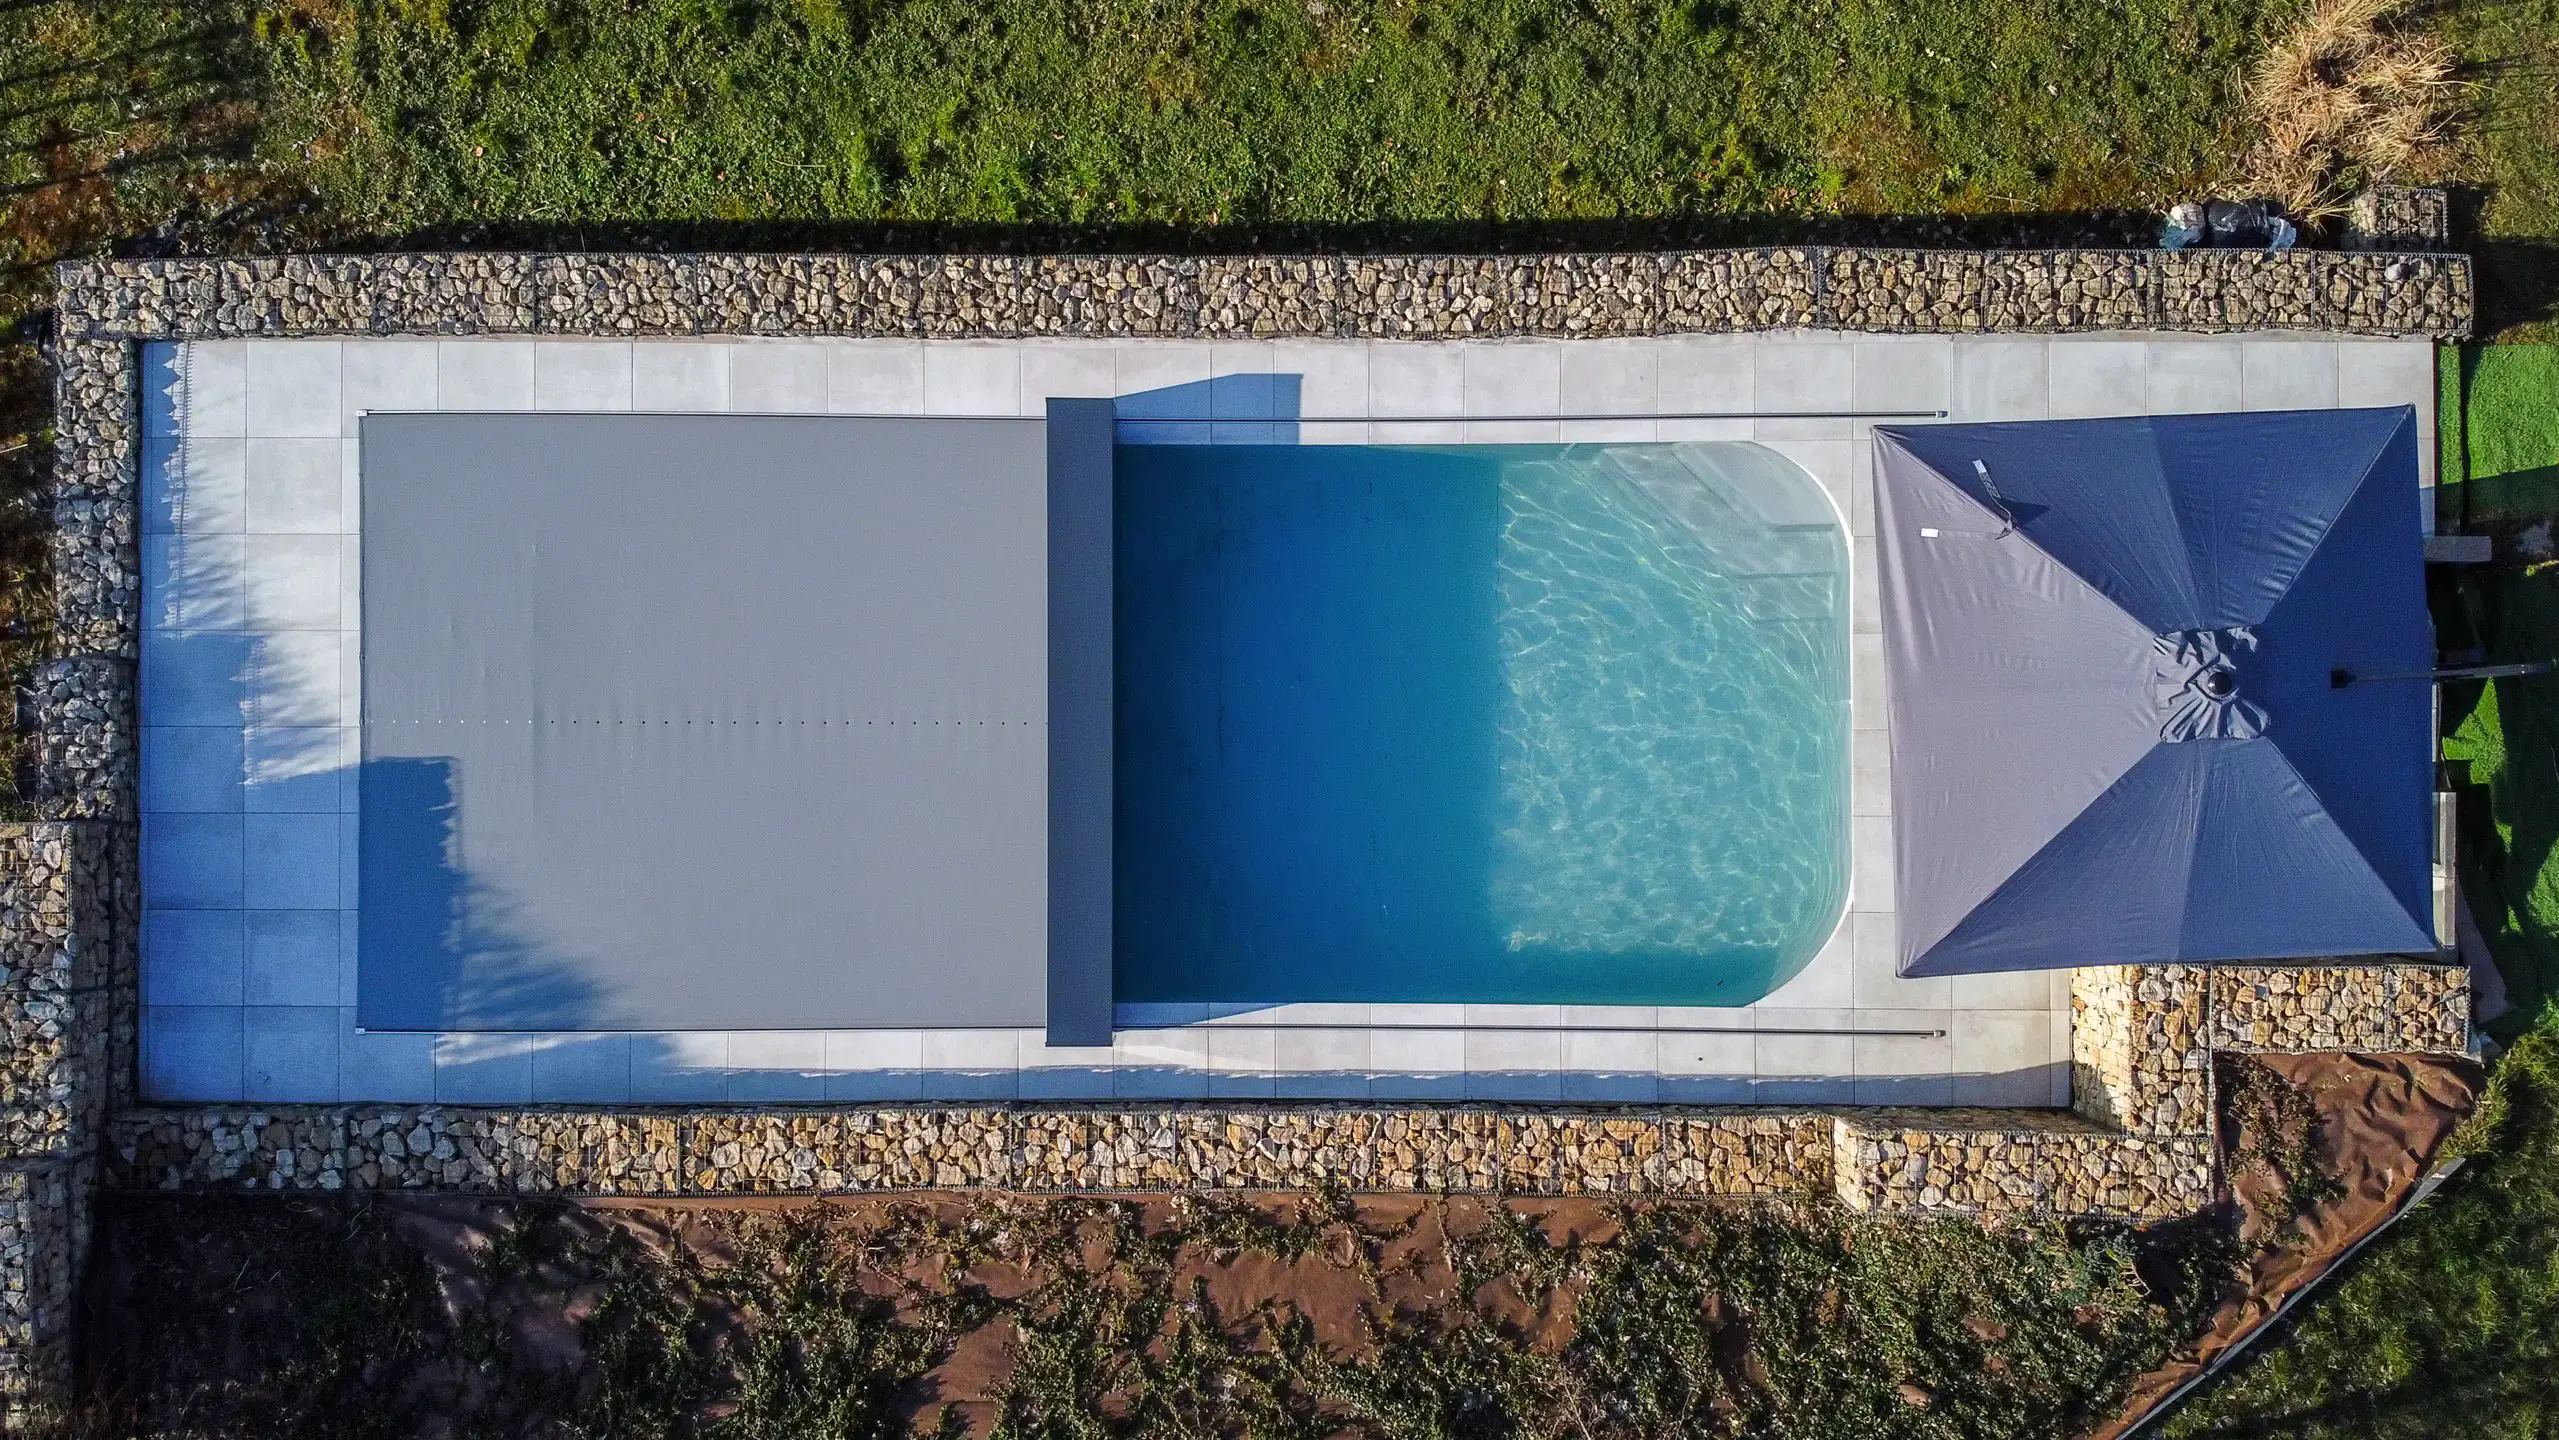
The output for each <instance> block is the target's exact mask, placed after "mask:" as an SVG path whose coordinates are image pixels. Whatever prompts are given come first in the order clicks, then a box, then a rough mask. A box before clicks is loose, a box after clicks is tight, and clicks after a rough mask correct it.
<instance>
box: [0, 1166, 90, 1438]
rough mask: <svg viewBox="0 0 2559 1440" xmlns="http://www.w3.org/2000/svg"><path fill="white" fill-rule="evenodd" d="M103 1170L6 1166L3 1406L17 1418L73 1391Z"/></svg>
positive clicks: (0, 1244)
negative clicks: (75, 1346) (83, 1281)
mask: <svg viewBox="0 0 2559 1440" xmlns="http://www.w3.org/2000/svg"><path fill="white" fill-rule="evenodd" d="M96 1165H97V1162H96V1161H95V1160H94V1159H81V1160H37V1161H26V1160H10V1161H0V1407H5V1410H6V1413H7V1414H8V1415H9V1417H10V1418H13V1419H14V1418H17V1417H19V1416H21V1415H23V1414H25V1413H26V1412H27V1411H28V1410H30V1409H34V1408H41V1407H44V1406H48V1405H51V1404H55V1403H58V1402H59V1400H60V1399H61V1397H62V1396H63V1395H64V1394H66V1393H67V1386H68V1382H69V1380H70V1369H71V1365H70V1341H71V1328H72V1322H73V1320H74V1310H75V1307H76V1306H77V1303H78V1295H79V1276H80V1268H81V1265H82V1263H83V1260H84V1259H85V1257H86V1256H87V1254H88V1250H89V1237H90V1229H91V1226H92V1224H93V1223H94V1209H93V1207H94V1203H95V1201H94V1197H95V1195H96V1192H97V1174H96Z"/></svg>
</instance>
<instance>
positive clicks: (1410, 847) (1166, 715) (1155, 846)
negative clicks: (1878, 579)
mask: <svg viewBox="0 0 2559 1440" xmlns="http://www.w3.org/2000/svg"><path fill="white" fill-rule="evenodd" d="M1117 470H1118V482H1117V484H1118V494H1117V502H1118V503H1117V511H1118V533H1117V542H1118V557H1117V567H1116V568H1117V577H1118V578H1117V581H1116V586H1117V594H1116V601H1117V615H1118V619H1117V622H1116V627H1117V628H1116V637H1115V638H1116V643H1117V648H1118V659H1117V665H1118V716H1117V731H1118V741H1117V746H1118V753H1117V760H1118V788H1119V798H1118V813H1117V838H1116V844H1117V859H1116V867H1117V871H1116V876H1115V888H1116V893H1117V901H1116V923H1117V928H1118V958H1117V973H1116V976H1115V983H1116V987H1117V996H1118V998H1119V999H1120V1000H1121V1001H1124V1002H1130V1001H1134V1002H1145V1001H1159V1002H1162V1001H1209V1002H1218V1003H1226V1004H1237V1005H1259V1004H1275V1003H1285V1002H1301V1001H1369V1002H1381V1001H1411V1002H1444V1003H1445V1002H1516V1003H1563V1004H1585V1005H1597V1004H1637V1005H1743V1004H1748V1003H1749V1002H1751V1001H1753V1000H1756V999H1759V998H1760V997H1761V996H1763V995H1765V994H1767V993H1768V992H1769V991H1771V990H1773V989H1775V988H1776V987H1777V986H1778V985H1780V984H1782V983H1784V982H1785V980H1786V979H1787V978H1788V977H1790V976H1791V975H1793V974H1794V973H1795V972H1796V971H1797V970H1799V969H1801V968H1802V966H1803V965H1804V964H1805V962H1806V961H1808V960H1809V959H1811V957H1812V955H1813V953H1814V952H1815V951H1817V950H1818V949H1819V948H1820V947H1821V946H1822V944H1823V943H1824V942H1825V941H1826V940H1827V939H1828V937H1829V935H1830V933H1831V931H1832V929H1833V927H1834V925H1835V924H1836V922H1837V920H1838V917H1839V914H1840V911H1841V909H1842V907H1843V906H1844V905H1845V903H1846V899H1847V889H1848V809H1849V806H1848V792H1849V784H1848V768H1849V759H1848V742H1849V710H1848V669H1849V660H1848V651H1849V641H1848V630H1849V625H1848V579H1847V577H1848V544H1847V537H1846V535H1845V534H1844V532H1843V529H1842V527H1841V525H1840V523H1839V520H1838V516H1837V512H1836V510H1835V509H1834V508H1833V507H1832V506H1831V504H1830V502H1829V500H1828V499H1827V497H1826V496H1825V495H1824V494H1823V492H1822V491H1821V489H1820V487H1819V485H1818V484H1817V483H1816V482H1815V481H1814V480H1813V479H1812V477H1810V476H1809V475H1806V474H1805V473H1804V472H1803V471H1801V470H1800V469H1798V468H1796V467H1795V466H1794V465H1793V464H1792V463H1791V462H1789V461H1787V460H1785V459H1784V458H1783V457H1781V456H1779V455H1777V454H1776V453H1775V452H1773V451H1769V450H1766V449H1764V448H1761V447H1759V446H1755V445H1749V444H1739V443H1732V444H1625V445H1574V446H1553V445H1542V446H1541V445H1484V446H1454V447H1437V448H1402V447H1382V446H1366V447H1363V446H1326V445H1317V446H1246V445H1123V446H1122V447H1120V449H1119V451H1118V454H1117Z"/></svg>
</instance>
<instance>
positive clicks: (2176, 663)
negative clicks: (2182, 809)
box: [2150, 625, 2268, 741]
mask: <svg viewBox="0 0 2559 1440" xmlns="http://www.w3.org/2000/svg"><path fill="white" fill-rule="evenodd" d="M2150 643H2151V698H2152V699H2153V700H2154V701H2156V702H2157V703H2158V706H2159V738H2160V739H2162V740H2170V741H2177V740H2253V739H2255V738H2257V737H2258V736H2260V735H2263V734H2265V733H2266V725H2267V720H2268V717H2267V715H2266V707H2265V706H2263V705H2260V704H2258V703H2257V702H2256V701H2255V700H2252V699H2250V698H2249V697H2248V695H2247V693H2246V692H2247V684H2246V675H2247V671H2248V662H2249V660H2250V659H2251V658H2252V657H2253V656H2254V655H2255V654H2256V650H2257V632H2256V631H2255V630H2253V629H2251V628H2249V627H2248V626H2245V625H2232V626H2228V627H2226V628H2223V629H2219V630H2171V631H2169V632H2167V633H2166V634H2164V635H2158V636H2154V637H2152V639H2151V642H2150Z"/></svg>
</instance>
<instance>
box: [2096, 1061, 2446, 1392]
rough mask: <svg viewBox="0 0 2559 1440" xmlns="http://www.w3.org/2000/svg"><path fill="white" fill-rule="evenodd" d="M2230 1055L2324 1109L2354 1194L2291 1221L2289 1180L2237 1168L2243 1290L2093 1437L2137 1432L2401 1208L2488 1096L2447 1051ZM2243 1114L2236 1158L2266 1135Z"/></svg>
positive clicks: (2328, 1161) (2322, 1121) (2226, 1146)
mask: <svg viewBox="0 0 2559 1440" xmlns="http://www.w3.org/2000/svg"><path fill="white" fill-rule="evenodd" d="M2224 1060H2225V1063H2236V1064H2254V1065H2262V1066H2264V1067H2265V1068H2266V1069H2268V1070H2271V1071H2273V1072H2274V1073H2275V1075H2276V1076H2278V1077H2280V1078H2281V1079H2282V1080H2284V1081H2286V1082H2289V1083H2290V1084H2291V1085H2293V1086H2294V1087H2296V1088H2297V1089H2298V1090H2299V1091H2300V1092H2301V1093H2302V1094H2303V1095H2305V1096H2307V1097H2308V1099H2309V1101H2310V1102H2311V1106H2312V1108H2313V1110H2314V1112H2315V1114H2316V1115H2317V1117H2318V1118H2317V1122H2316V1125H2315V1128H2314V1140H2315V1144H2314V1147H2313V1153H2314V1154H2315V1155H2316V1156H2317V1159H2318V1163H2319V1166H2320V1168H2321V1169H2322V1170H2323V1171H2325V1172H2326V1173H2327V1174H2329V1175H2331V1176H2334V1177H2335V1178H2336V1180H2337V1182H2338V1184H2339V1185H2341V1186H2342V1187H2343V1189H2344V1193H2343V1194H2342V1195H2340V1196H2339V1197H2338V1198H2336V1199H2335V1200H2332V1201H2330V1202H2328V1203H2325V1204H2322V1205H2317V1206H2313V1207H2311V1208H2310V1209H2308V1210H2307V1211H2305V1212H2303V1213H2302V1214H2299V1215H2297V1216H2291V1217H2289V1219H2288V1218H2287V1215H2286V1210H2287V1207H2286V1206H2285V1204H2284V1202H2283V1188H2284V1187H2283V1181H2282V1180H2281V1179H2280V1178H2279V1177H2277V1176H2275V1175H2273V1174H2271V1173H2269V1172H2268V1171H2266V1170H2265V1169H2264V1168H2262V1167H2256V1168H2246V1169H2238V1170H2234V1172H2233V1173H2231V1174H2230V1175H2229V1177H2228V1183H2229V1185H2230V1189H2231V1198H2232V1200H2233V1202H2234V1203H2235V1204H2236V1205H2237V1206H2238V1209H2239V1218H2240V1231H2239V1239H2240V1243H2241V1245H2242V1246H2243V1247H2244V1248H2245V1251H2246V1259H2245V1261H2244V1262H2243V1264H2242V1267H2241V1274H2242V1286H2241V1288H2239V1289H2238V1290H2237V1291H2236V1292H2235V1293H2234V1294H2233V1296H2232V1297H2231V1298H2230V1299H2229V1300H2227V1301H2225V1302H2223V1304H2222V1306H2221V1308H2220V1309H2219V1310H2218V1311H2216V1312H2215V1314H2214V1316H2213V1323H2212V1326H2211V1328H2210V1329H2208V1330H2206V1331H2205V1332H2204V1334H2203V1337H2202V1338H2201V1339H2199V1340H2197V1341H2196V1342H2195V1343H2194V1344H2193V1345H2190V1346H2188V1347H2187V1348H2186V1349H2184V1350H2181V1351H2180V1352H2178V1354H2177V1355H2176V1356H2175V1357H2174V1358H2172V1359H2171V1360H2170V1361H2169V1363H2168V1364H2166V1365H2164V1366H2161V1367H2160V1368H2159V1369H2157V1370H2153V1371H2151V1372H2149V1373H2148V1374H2146V1375H2143V1376H2142V1377H2141V1378H2140V1379H2138V1380H2136V1381H2134V1382H2133V1388H2132V1393H2131V1395H2130V1396H2128V1397H2127V1398H2126V1400H2125V1402H2124V1408H2123V1412H2122V1413H2121V1414H2120V1415H2119V1416H2117V1418H2116V1419H2115V1421H2114V1422H2113V1423H2112V1424H2110V1425H2107V1426H2106V1427H2104V1428H2103V1429H2101V1430H2098V1431H2097V1432H2095V1433H2094V1434H2093V1435H2092V1436H2091V1437H2090V1440H2114V1437H2116V1436H2120V1435H2122V1434H2124V1433H2125V1432H2126V1431H2127V1430H2129V1429H2131V1428H2132V1426H2133V1425H2135V1424H2137V1423H2138V1422H2139V1421H2140V1420H2141V1417H2142V1416H2144V1415H2146V1414H2148V1413H2149V1412H2150V1410H2151V1409H2152V1408H2153V1407H2155V1406H2157V1405H2158V1404H2159V1403H2160V1402H2161V1401H2163V1400H2165V1399H2167V1398H2168V1396H2169V1394H2170V1393H2171V1392H2173V1391H2174V1390H2176V1388H2177V1387H2178V1386H2180V1385H2183V1384H2184V1383H2186V1381H2187V1380H2188V1379H2189V1378H2190V1377H2192V1376H2193V1375H2195V1374H2196V1373H2197V1372H2198V1371H2200V1370H2202V1369H2203V1368H2204V1367H2205V1366H2206V1365H2209V1364H2210V1363H2212V1361H2213V1359H2214V1357H2216V1356H2218V1355H2220V1354H2221V1353H2222V1352H2223V1351H2225V1350H2227V1349H2229V1348H2230V1347H2231V1346H2233V1345H2235V1344H2238V1343H2239V1342H2240V1341H2242V1340H2244V1339H2246V1338H2247V1337H2248V1336H2249V1334H2250V1333H2251V1332H2253V1331H2255V1330H2256V1329H2257V1327H2259V1326H2261V1325H2263V1324H2265V1323H2266V1322H2267V1321H2268V1320H2270V1319H2272V1318H2273V1317H2274V1314H2275V1311H2276V1310H2277V1309H2278V1308H2279V1307H2280V1306H2281V1305H2282V1304H2283V1303H2284V1301H2285V1299H2286V1298H2287V1297H2289V1296H2291V1295H2293V1294H2295V1293H2296V1292H2298V1291H2300V1290H2301V1289H2302V1288H2303V1287H2305V1286H2308V1285H2310V1284H2312V1283H2314V1282H2315V1281H2317V1280H2318V1279H2319V1278H2320V1277H2321V1276H2322V1275H2324V1274H2326V1273H2327V1272H2328V1270H2329V1268H2330V1267H2331V1266H2333V1265H2335V1264H2336V1263H2337V1261H2338V1260H2339V1258H2340V1257H2342V1256H2343V1255H2344V1254H2345V1252H2346V1250H2347V1249H2348V1248H2349V1247H2351V1246H2353V1245H2354V1244H2355V1243H2356V1242H2357V1241H2359V1240H2361V1239H2362V1238H2363V1237H2364V1236H2366V1235H2368V1234H2370V1233H2372V1232H2373V1231H2374V1230H2376V1229H2378V1228H2379V1227H2380V1226H2381V1225H2382V1224H2383V1222H2385V1221H2387V1220H2388V1219H2389V1218H2390V1217H2391V1216H2392V1215H2393V1214H2395V1213H2397V1212H2398V1209H2399V1207H2400V1206H2401V1205H2403V1204H2405V1203H2406V1201H2407V1198H2408V1195H2409V1192H2410V1191H2412V1190H2414V1189H2415V1188H2416V1186H2417V1182H2418V1181H2420V1180H2422V1179H2424V1178H2425V1175H2426V1172H2427V1170H2428V1168H2429V1167H2430V1165H2431V1164H2432V1162H2433V1158H2434V1155H2435V1152H2436V1151H2437V1150H2439V1149H2441V1148H2442V1146H2443V1142H2444V1140H2445V1139H2446V1138H2447V1137H2448V1136H2450V1135H2451V1134H2452V1132H2453V1128H2454V1127H2455V1126H2457V1125H2459V1124H2460V1123H2461V1122H2462V1120H2463V1119H2465V1118H2467V1117H2468V1116H2469V1114H2470V1112H2471V1109H2472V1108H2473V1107H2474V1106H2475V1105H2476V1104H2477V1103H2478V1098H2479V1087H2480V1084H2481V1074H2480V1069H2479V1067H2478V1066H2477V1065H2475V1064H2473V1063H2471V1062H2470V1061H2467V1060H2454V1059H2447V1058H2445V1057H2443V1056H2438V1055H2350V1054H2314V1055H2238V1056H2226V1057H2224ZM2240 1120H2241V1117H2237V1116H2233V1115H2231V1114H2229V1113H2227V1109H2225V1113H2224V1115H2223V1117H2222V1126H2223V1133H2222V1136H2221V1149H2222V1154H2223V1155H2225V1156H2230V1155H2237V1154H2242V1153H2245V1152H2246V1151H2247V1150H2248V1149H2249V1148H2250V1146H2251V1142H2253V1141H2255V1140H2257V1139H2259V1138H2261V1137H2258V1136H2256V1135H2255V1134H2254V1132H2253V1129H2251V1128H2250V1127H2248V1126H2246V1125H2243V1124H2241V1123H2240Z"/></svg>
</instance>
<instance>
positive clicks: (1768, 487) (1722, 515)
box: [1565, 445, 1846, 580]
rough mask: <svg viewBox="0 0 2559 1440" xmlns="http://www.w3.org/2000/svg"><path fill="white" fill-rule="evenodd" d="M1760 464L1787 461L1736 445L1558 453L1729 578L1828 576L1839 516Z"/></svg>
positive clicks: (1837, 550) (1838, 553) (1838, 548)
mask: <svg viewBox="0 0 2559 1440" xmlns="http://www.w3.org/2000/svg"><path fill="white" fill-rule="evenodd" d="M1763 461H1764V462H1765V465H1766V466H1767V467H1775V466H1784V465H1787V464H1788V462H1787V461H1786V460H1785V459H1783V458H1782V457H1780V456H1778V455H1775V454H1773V453H1770V452H1765V451H1758V450H1754V449H1750V448H1746V447H1737V446H1726V445H1718V446H1703V445H1695V446H1692V445H1671V446H1666V445H1642V446H1621V445H1589V446H1579V445H1577V446H1573V447H1571V448H1570V449H1568V450H1567V451H1566V452H1565V463H1568V464H1569V463H1576V462H1578V465H1579V466H1580V467H1582V468H1585V469H1587V470H1588V471H1589V472H1590V473H1591V474H1592V475H1593V476H1594V477H1595V478H1596V477H1606V478H1608V479H1610V480H1613V481H1615V482H1617V484H1618V485H1620V486H1621V487H1624V488H1626V489H1629V490H1631V491H1632V492H1633V493H1634V494H1635V495H1636V496H1640V497H1641V500H1642V503H1643V504H1644V505H1645V508H1647V509H1650V510H1652V511H1654V512H1655V513H1657V514H1659V515H1661V516H1662V517H1663V518H1664V519H1666V520H1667V521H1669V522H1670V523H1671V524H1672V525H1674V526H1676V527H1678V529H1679V530H1680V531H1681V532H1682V533H1683V535H1684V537H1685V538H1686V539H1687V540H1688V541H1689V542H1690V543H1692V544H1694V545H1695V546H1696V548H1697V549H1698V550H1699V551H1701V552H1702V553H1703V554H1704V555H1705V556H1706V557H1707V559H1708V562H1709V563H1710V564H1712V565H1713V567H1714V568H1715V570H1716V571H1717V572H1718V573H1720V574H1723V575H1727V576H1731V577H1733V578H1735V579H1744V578H1777V577H1811V578H1820V579H1824V580H1827V579H1830V578H1832V577H1834V576H1835V575H1836V574H1837V573H1838V571H1839V569H1840V568H1841V566H1842V565H1843V564H1844V563H1845V558H1846V557H1845V555H1844V553H1843V551H1844V547H1843V546H1842V545H1841V544H1840V541H1839V531H1838V520H1837V518H1836V517H1835V516H1833V515H1832V514H1831V513H1830V509H1829V506H1828V504H1827V503H1826V502H1825V501H1824V500H1822V498H1821V497H1820V496H1818V495H1809V496H1808V495H1805V494H1804V493H1803V491H1804V485H1803V480H1802V478H1801V477H1800V476H1797V475H1791V474H1785V473H1782V472H1778V471H1776V470H1774V469H1773V468H1769V469H1766V470H1764V471H1763V470H1762V469H1760V468H1759V467H1760V465H1761V462H1763Z"/></svg>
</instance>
